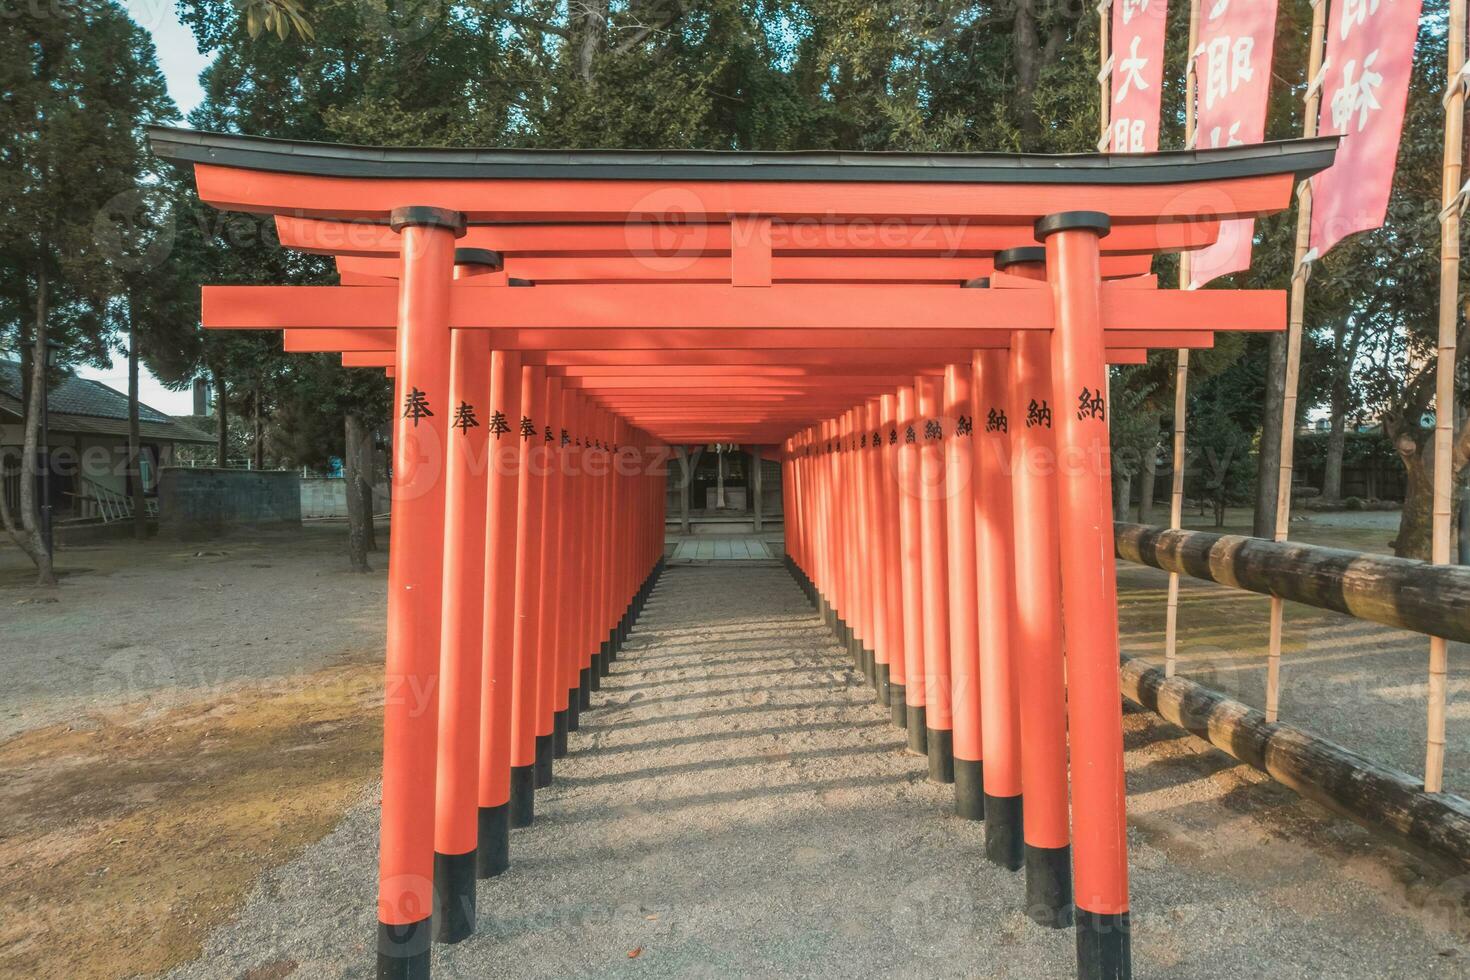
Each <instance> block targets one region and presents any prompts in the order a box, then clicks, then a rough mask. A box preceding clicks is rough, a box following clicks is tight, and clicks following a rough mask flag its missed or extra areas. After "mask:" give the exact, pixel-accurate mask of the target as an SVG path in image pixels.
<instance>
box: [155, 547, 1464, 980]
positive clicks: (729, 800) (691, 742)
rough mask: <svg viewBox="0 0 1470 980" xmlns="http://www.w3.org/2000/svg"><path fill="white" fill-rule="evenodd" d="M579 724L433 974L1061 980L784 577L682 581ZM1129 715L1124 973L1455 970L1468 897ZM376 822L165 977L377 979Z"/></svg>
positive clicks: (1065, 967)
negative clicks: (510, 863) (502, 865)
mask: <svg viewBox="0 0 1470 980" xmlns="http://www.w3.org/2000/svg"><path fill="white" fill-rule="evenodd" d="M596 705H597V707H596V708H595V710H594V711H592V712H591V713H590V714H585V715H584V716H583V724H582V729H581V731H580V732H579V733H575V734H574V735H573V737H572V744H573V749H572V753H571V754H570V755H569V756H568V757H567V758H566V759H563V760H559V761H558V764H557V765H558V768H557V777H556V783H555V785H554V786H553V787H552V788H551V789H549V790H547V791H544V792H543V793H542V794H541V795H540V797H539V799H538V801H537V809H538V817H537V823H536V825H535V826H534V827H532V828H529V829H527V830H523V831H517V835H516V837H515V839H514V867H513V868H512V870H511V872H510V873H509V874H507V875H505V876H503V877H501V878H498V879H495V880H492V881H489V882H484V883H482V885H481V888H480V892H479V896H480V920H479V921H480V932H479V933H478V934H477V935H476V936H474V937H473V938H471V939H470V940H467V941H466V942H464V943H461V944H459V945H457V946H454V947H448V948H446V947H439V948H438V950H437V953H436V962H435V971H436V972H435V976H436V977H517V978H522V977H542V976H544V977H556V978H566V977H606V976H614V977H618V976H642V977H702V976H710V977H713V976H768V975H781V976H799V977H852V976H873V975H879V976H913V977H919V976H923V977H979V976H984V977H1026V978H1051V977H1065V976H1069V975H1071V974H1072V969H1073V967H1072V962H1073V961H1072V956H1073V952H1072V942H1071V935H1070V933H1055V932H1050V931H1047V930H1044V929H1041V928H1040V927H1037V926H1035V925H1033V924H1031V923H1030V922H1029V921H1028V920H1026V919H1025V918H1024V917H1023V916H1022V915H1021V914H1020V912H1019V911H1018V909H1017V906H1018V904H1019V902H1020V900H1021V897H1022V882H1021V880H1020V879H1019V877H1017V876H1014V875H1011V874H1008V873H1005V872H1002V871H999V870H996V869H994V868H993V867H992V866H990V865H988V864H986V863H985V860H984V857H983V830H982V827H981V826H980V825H978V824H970V823H966V822H964V821H961V820H959V819H957V818H955V817H954V816H952V815H951V813H950V808H951V804H950V794H949V791H948V789H947V788H945V787H939V786H936V785H933V784H930V783H928V782H926V781H925V779H924V772H925V766H924V762H923V760H921V759H919V758H916V757H913V756H908V755H906V754H905V753H904V752H903V746H902V740H901V739H900V737H899V733H898V731H897V730H896V729H894V728H892V727H891V726H890V725H889V723H888V722H887V721H886V720H885V716H884V715H883V714H882V713H880V712H879V710H878V709H877V708H876V707H875V706H874V705H873V703H872V698H871V693H870V691H869V689H868V688H867V687H866V685H865V684H864V683H863V682H862V680H861V679H860V678H859V677H858V676H856V675H855V674H854V673H853V672H851V671H850V670H849V669H847V667H846V666H845V662H844V659H843V657H842V656H841V654H840V653H839V651H838V650H837V648H836V647H835V646H833V645H832V644H831V643H830V642H829V641H828V639H827V637H826V636H825V634H824V631H823V629H822V627H821V625H820V622H819V621H818V620H817V619H816V618H815V617H814V615H813V614H812V613H811V610H810V609H809V607H807V606H806V604H805V602H804V601H803V599H802V596H801V593H800V591H799V590H798V589H797V588H796V587H795V585H794V584H793V583H792V581H791V580H790V578H789V576H788V575H787V573H786V572H785V571H784V570H783V569H780V568H777V567H759V566H757V567H752V566H750V565H745V566H743V567H740V568H729V567H725V568H721V567H718V566H705V567H696V568H671V569H670V570H669V571H667V572H666V573H665V575H664V578H663V579H662V581H661V582H660V584H659V587H658V589H657V591H656V592H655V594H654V597H653V598H652V600H651V601H650V602H649V604H648V606H647V608H646V610H645V612H644V614H643V618H642V620H641V622H640V624H639V626H638V628H637V630H636V631H635V633H634V634H633V637H632V639H631V640H630V643H629V645H628V648H627V649H626V650H625V652H624V654H623V656H622V658H621V659H620V660H619V661H618V663H617V664H615V665H614V673H613V675H612V676H611V677H610V678H609V679H608V680H607V681H606V682H605V683H604V687H603V690H602V691H601V693H600V694H599V695H597V697H596ZM1125 721H1126V725H1127V730H1128V748H1129V752H1128V767H1129V782H1130V787H1129V788H1130V797H1131V802H1132V814H1133V816H1132V820H1131V832H1130V843H1131V848H1132V862H1133V868H1134V880H1133V894H1134V915H1135V937H1134V958H1135V963H1136V972H1137V975H1138V976H1139V977H1191V978H1193V977H1222V978H1223V977H1229V978H1232V980H1238V978H1240V977H1248V976H1260V975H1264V974H1267V973H1269V974H1270V975H1271V976H1272V977H1273V978H1277V980H1281V978H1292V977H1302V978H1308V977H1310V978H1317V977H1322V976H1333V977H1363V978H1368V977H1375V978H1377V977H1406V978H1407V977H1464V976H1470V947H1467V945H1466V944H1465V938H1466V933H1467V922H1466V920H1465V919H1464V918H1463V917H1461V915H1462V914H1461V913H1460V912H1458V911H1457V910H1456V909H1455V906H1456V903H1457V902H1458V901H1459V900H1461V899H1462V898H1463V896H1464V893H1465V892H1466V891H1467V890H1470V883H1467V881H1466V880H1465V879H1446V877H1445V875H1444V874H1443V873H1438V872H1435V871H1434V870H1433V869H1431V868H1427V867H1425V866H1422V865H1419V864H1417V863H1415V862H1413V861H1412V860H1411V859H1409V858H1406V857H1404V856H1403V855H1401V854H1400V853H1399V852H1397V851H1394V850H1393V849H1391V848H1387V847H1385V846H1383V845H1380V844H1378V843H1376V842H1374V841H1373V840H1372V839H1371V838H1368V837H1367V836H1366V835H1365V834H1362V833H1361V832H1359V831H1357V830H1356V829H1355V828H1353V827H1351V826H1350V825H1347V824H1345V823H1343V822H1341V821H1337V820H1333V819H1332V818H1329V817H1327V816H1326V815H1325V814H1324V813H1323V812H1322V811H1320V810H1317V809H1316V808H1314V807H1312V806H1311V805H1310V804H1306V803H1303V802H1301V801H1300V800H1298V799H1297V798H1296V797H1295V796H1294V795H1293V794H1291V793H1290V792H1288V791H1286V790H1283V789H1281V788H1280V787H1276V786H1273V785H1271V784H1269V783H1267V782H1264V781H1263V780H1260V779H1258V778H1256V777H1254V776H1253V775H1252V774H1250V773H1249V772H1246V771H1244V770H1243V769H1242V768H1241V767H1239V766H1236V765H1234V763H1233V762H1232V760H1229V759H1227V758H1226V757H1224V756H1222V755H1220V754H1219V753H1216V752H1213V751H1212V750H1209V749H1206V748H1203V747H1201V745H1200V743H1198V742H1197V741H1195V740H1193V739H1189V738H1187V737H1182V736H1181V733H1179V732H1178V731H1177V730H1174V729H1172V728H1169V727H1168V726H1165V725H1162V724H1158V723H1156V722H1154V721H1152V720H1151V719H1150V717H1148V716H1144V715H1141V714H1129V715H1128V716H1127V718H1126V719H1125ZM376 816H377V813H376V794H373V795H372V796H371V797H370V798H367V799H364V800H363V801H362V802H361V803H360V804H358V805H357V806H355V807H353V808H352V809H351V810H350V811H349V813H348V815H347V817H346V818H345V819H344V821H343V822H342V824H341V825H340V826H339V827H338V828H337V829H336V830H335V831H334V832H333V833H332V834H331V835H330V836H328V837H327V838H326V839H324V840H323V841H321V842H320V843H319V844H317V845H315V846H314V847H312V848H311V849H309V850H308V851H307V852H306V853H305V854H304V855H302V856H301V857H300V858H299V859H297V860H295V861H293V862H292V863H290V864H287V865H285V866H282V867H281V868H278V869H275V870H273V871H270V872H268V873H267V874H265V875H264V876H263V878H262V881H261V883H260V885H259V887H258V888H257V890H256V893H255V894H254V896H253V897H252V898H251V899H250V900H249V902H248V903H247V905H246V906H245V907H244V908H243V909H242V910H241V911H240V913H239V915H238V916H237V918H236V920H235V921H233V922H232V923H230V924H228V925H227V926H226V927H224V928H222V929H221V930H219V931H218V932H217V933H216V934H215V935H214V936H212V937H211V939H210V940H209V941H208V942H207V943H206V947H205V955H204V956H203V957H202V958H201V959H200V960H199V961H197V962H196V963H194V964H191V965H190V966H188V967H186V968H184V969H182V970H180V971H177V973H176V974H175V976H177V977H180V978H194V977H210V978H213V977H241V976H250V977H257V978H264V977H282V976H287V975H294V976H309V977H338V976H342V977H348V976H352V977H356V976H366V975H368V973H369V970H370V969H371V964H372V956H371V947H370V945H369V940H370V937H371V936H372V918H373V914H372V908H373V889H374V880H373V879H374V870H375V861H374V860H373V854H374V849H375V843H376V832H377V827H376ZM635 954H636V955H635Z"/></svg>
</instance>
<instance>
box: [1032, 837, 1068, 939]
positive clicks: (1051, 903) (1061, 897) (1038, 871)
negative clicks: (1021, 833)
mask: <svg viewBox="0 0 1470 980" xmlns="http://www.w3.org/2000/svg"><path fill="white" fill-rule="evenodd" d="M1026 917H1027V918H1028V919H1030V920H1031V921H1032V922H1035V923H1036V924H1037V925H1040V926H1046V927H1047V928H1048V929H1065V928H1067V927H1068V926H1070V925H1071V924H1072V848H1070V847H1032V846H1031V845H1030V844H1027V845H1026Z"/></svg>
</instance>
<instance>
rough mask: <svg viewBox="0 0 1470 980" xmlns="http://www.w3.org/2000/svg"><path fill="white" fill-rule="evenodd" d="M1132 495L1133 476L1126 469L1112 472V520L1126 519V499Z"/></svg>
mask: <svg viewBox="0 0 1470 980" xmlns="http://www.w3.org/2000/svg"><path fill="white" fill-rule="evenodd" d="M1132 494H1133V474H1132V473H1130V472H1128V470H1127V468H1126V467H1122V466H1119V467H1117V468H1116V469H1114V470H1113V520H1115V521H1126V520H1127V519H1128V498H1129V497H1130V496H1132Z"/></svg>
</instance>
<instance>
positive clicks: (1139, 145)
mask: <svg viewBox="0 0 1470 980" xmlns="http://www.w3.org/2000/svg"><path fill="white" fill-rule="evenodd" d="M1237 2H1241V0H1237ZM1167 12H1168V0H1113V29H1112V37H1113V55H1112V75H1111V78H1112V98H1113V108H1112V112H1111V115H1110V118H1111V119H1112V124H1111V125H1110V126H1109V129H1108V140H1107V145H1106V146H1104V147H1102V149H1104V150H1107V151H1110V152H1112V153H1153V152H1155V151H1157V150H1158V148H1159V106H1160V101H1161V98H1162V91H1163V87H1164V20H1165V15H1166V13H1167Z"/></svg>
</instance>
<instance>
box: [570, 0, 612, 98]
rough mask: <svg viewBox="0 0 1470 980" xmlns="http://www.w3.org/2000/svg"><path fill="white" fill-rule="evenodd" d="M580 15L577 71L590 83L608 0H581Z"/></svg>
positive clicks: (599, 45)
mask: <svg viewBox="0 0 1470 980" xmlns="http://www.w3.org/2000/svg"><path fill="white" fill-rule="evenodd" d="M579 6H580V7H581V16H580V17H579V18H578V21H579V23H578V24H577V73H578V74H579V75H581V76H582V81H583V82H584V83H585V84H587V85H591V84H592V79H593V75H594V69H595V68H596V65H597V55H598V52H599V51H601V50H602V37H603V32H604V31H605V30H606V25H607V15H608V10H609V6H610V4H609V0H582V3H580V4H579Z"/></svg>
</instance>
